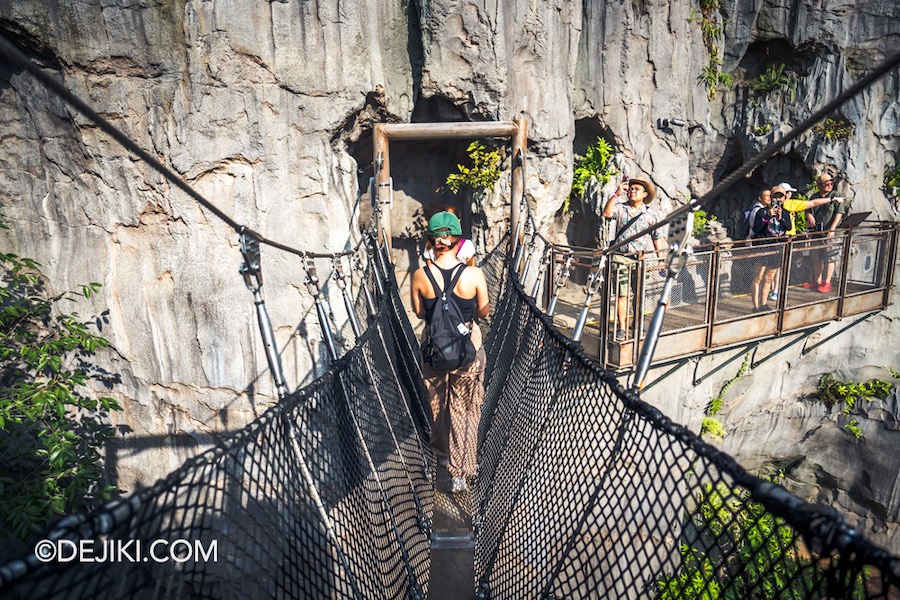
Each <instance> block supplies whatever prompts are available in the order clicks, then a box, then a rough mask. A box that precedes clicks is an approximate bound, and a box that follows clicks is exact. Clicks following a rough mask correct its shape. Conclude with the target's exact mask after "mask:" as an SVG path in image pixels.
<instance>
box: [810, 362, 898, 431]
mask: <svg viewBox="0 0 900 600" xmlns="http://www.w3.org/2000/svg"><path fill="white" fill-rule="evenodd" d="M891 387H892V385H891V383H890V382H889V381H884V380H881V379H870V380H869V381H865V382H852V381H841V380H840V379H837V378H835V377H834V375H832V374H831V373H826V374H825V375H822V377H820V378H819V385H818V387H817V389H816V396H817V397H818V399H819V400H821V401H822V402H824V403H825V404H826V405H828V406H837V407H838V408H840V410H841V414H842V415H844V416H845V417H847V418H849V417H850V415H851V412H852V411H853V409H854V408H857V407H860V406H861V405H862V403H863V402H868V401H870V400H871V399H872V398H878V399H879V400H884V399H885V398H887V397H888V395H889V394H890V393H891ZM844 428H845V429H847V430H848V431H850V433H852V434H853V435H854V437H856V438H857V439H859V438H861V437H862V431H861V430H860V428H859V422H858V421H857V420H856V419H851V420H850V421H849V422H848V423H847V424H846V425H844Z"/></svg>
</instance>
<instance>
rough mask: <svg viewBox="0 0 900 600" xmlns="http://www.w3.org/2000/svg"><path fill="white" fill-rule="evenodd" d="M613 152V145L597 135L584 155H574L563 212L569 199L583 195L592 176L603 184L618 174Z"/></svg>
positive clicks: (567, 208)
mask: <svg viewBox="0 0 900 600" xmlns="http://www.w3.org/2000/svg"><path fill="white" fill-rule="evenodd" d="M614 152H615V146H613V145H612V144H610V143H609V142H607V141H606V140H605V139H603V138H601V137H598V138H597V142H596V143H595V144H593V145H592V146H588V148H587V150H585V152H584V156H578V155H576V156H575V171H574V174H573V176H572V191H571V192H570V193H569V197H568V198H567V199H566V202H565V205H564V206H563V210H564V211H565V212H568V211H569V207H570V205H571V204H570V200H572V199H577V198H581V197H583V196H584V191H585V188H586V186H587V183H588V181H590V180H591V179H592V178H593V179H596V180H597V182H598V183H600V185H605V184H607V183H609V181H610V180H611V179H612V178H613V177H615V176H616V175H618V174H619V171H618V170H616V168H615V166H614V165H613V162H612V157H613V153H614Z"/></svg>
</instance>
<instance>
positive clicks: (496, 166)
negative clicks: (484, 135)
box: [447, 141, 500, 194]
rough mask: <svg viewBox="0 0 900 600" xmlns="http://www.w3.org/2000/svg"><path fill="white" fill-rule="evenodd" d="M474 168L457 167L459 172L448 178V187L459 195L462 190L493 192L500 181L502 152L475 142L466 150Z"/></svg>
mask: <svg viewBox="0 0 900 600" xmlns="http://www.w3.org/2000/svg"><path fill="white" fill-rule="evenodd" d="M466 152H467V153H468V155H469V160H471V161H472V166H471V167H467V166H466V165H456V169H457V172H456V173H451V174H450V175H448V176H447V185H448V186H449V187H450V189H451V190H453V193H454V194H458V193H459V190H460V189H461V188H464V187H466V188H469V189H470V190H472V191H484V190H491V189H493V188H494V185H495V184H496V183H497V181H499V179H500V151H499V150H497V149H493V150H492V149H490V148H488V146H487V145H485V144H484V143H483V142H479V141H475V142H472V143H471V144H469V147H468V148H466Z"/></svg>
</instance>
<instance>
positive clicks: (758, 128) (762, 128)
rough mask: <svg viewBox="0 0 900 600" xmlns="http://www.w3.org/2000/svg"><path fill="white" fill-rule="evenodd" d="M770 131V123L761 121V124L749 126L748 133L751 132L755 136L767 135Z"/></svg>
mask: <svg viewBox="0 0 900 600" xmlns="http://www.w3.org/2000/svg"><path fill="white" fill-rule="evenodd" d="M770 131H772V124H771V123H763V124H762V125H753V126H752V127H750V133H752V134H753V135H755V136H756V137H763V136H766V135H769V132H770Z"/></svg>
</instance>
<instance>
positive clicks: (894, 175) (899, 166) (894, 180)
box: [884, 163, 900, 193]
mask: <svg viewBox="0 0 900 600" xmlns="http://www.w3.org/2000/svg"><path fill="white" fill-rule="evenodd" d="M884 189H886V190H888V192H890V193H897V192H896V191H895V190H898V189H900V163H894V164H893V165H888V166H886V167H885V168H884Z"/></svg>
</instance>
